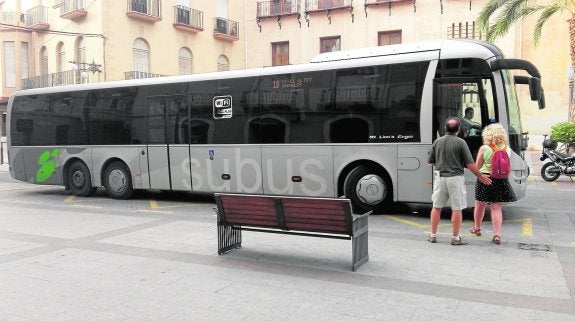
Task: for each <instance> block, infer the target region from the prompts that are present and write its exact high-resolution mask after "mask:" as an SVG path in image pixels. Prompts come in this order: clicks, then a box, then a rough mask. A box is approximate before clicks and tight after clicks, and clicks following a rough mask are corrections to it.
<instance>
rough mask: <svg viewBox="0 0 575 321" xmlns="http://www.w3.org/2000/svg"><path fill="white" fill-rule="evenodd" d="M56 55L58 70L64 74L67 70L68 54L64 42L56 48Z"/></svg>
mask: <svg viewBox="0 0 575 321" xmlns="http://www.w3.org/2000/svg"><path fill="white" fill-rule="evenodd" d="M56 55H57V58H56V70H57V71H58V72H62V71H64V69H65V68H66V52H65V51H64V43H63V42H62V41H60V42H59V43H58V45H57V46H56Z"/></svg>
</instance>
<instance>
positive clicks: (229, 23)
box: [214, 17, 239, 41]
mask: <svg viewBox="0 0 575 321" xmlns="http://www.w3.org/2000/svg"><path fill="white" fill-rule="evenodd" d="M214 38H219V39H223V40H231V41H235V40H238V39H239V23H238V22H237V21H233V20H229V19H225V18H220V17H217V18H214Z"/></svg>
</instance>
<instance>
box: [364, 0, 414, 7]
mask: <svg viewBox="0 0 575 321" xmlns="http://www.w3.org/2000/svg"><path fill="white" fill-rule="evenodd" d="M406 1H409V2H411V1H413V0H365V5H366V6H371V5H379V4H390V3H394V2H406Z"/></svg>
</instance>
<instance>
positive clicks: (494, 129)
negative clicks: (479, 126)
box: [481, 123, 507, 145]
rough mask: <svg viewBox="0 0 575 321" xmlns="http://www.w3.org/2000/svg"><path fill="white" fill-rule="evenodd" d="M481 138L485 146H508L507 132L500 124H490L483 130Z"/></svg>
mask: <svg viewBox="0 0 575 321" xmlns="http://www.w3.org/2000/svg"><path fill="white" fill-rule="evenodd" d="M481 136H483V144H485V145H501V144H507V132H506V131H505V128H503V126H501V124H498V123H496V124H490V125H487V126H486V127H485V128H483V132H482V134H481Z"/></svg>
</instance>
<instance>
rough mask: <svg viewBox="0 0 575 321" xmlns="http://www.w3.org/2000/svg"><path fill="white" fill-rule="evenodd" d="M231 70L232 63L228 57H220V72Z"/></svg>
mask: <svg viewBox="0 0 575 321" xmlns="http://www.w3.org/2000/svg"><path fill="white" fill-rule="evenodd" d="M227 70H230V61H229V60H228V57H226V56H224V55H221V56H219V57H218V71H227Z"/></svg>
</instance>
